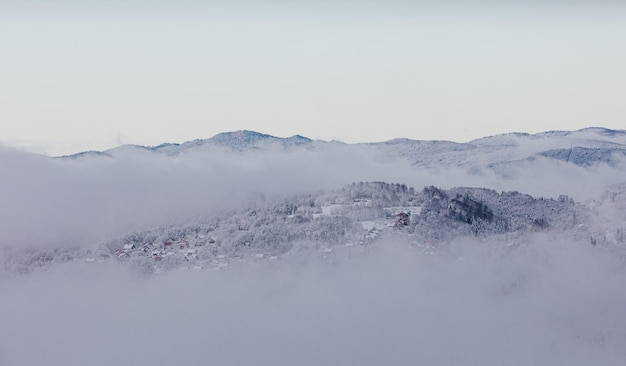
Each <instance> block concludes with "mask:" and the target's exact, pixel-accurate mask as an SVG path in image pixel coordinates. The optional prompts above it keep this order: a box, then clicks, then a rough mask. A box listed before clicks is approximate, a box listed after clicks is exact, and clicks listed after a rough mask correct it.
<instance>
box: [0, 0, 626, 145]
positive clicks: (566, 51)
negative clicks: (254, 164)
mask: <svg viewBox="0 0 626 366" xmlns="http://www.w3.org/2000/svg"><path fill="white" fill-rule="evenodd" d="M624 45H626V7H625V6H623V5H620V4H619V3H618V2H617V1H616V2H610V1H604V2H602V1H588V2H585V1H559V2H551V3H550V5H543V4H542V2H539V1H537V2H532V1H531V2H526V5H517V4H515V2H513V1H510V2H506V1H505V2H490V1H483V2H476V1H466V2H461V1H417V2H403V1H364V2H356V1H353V2H350V1H343V2H342V1H334V2H286V1H272V2H268V1H265V2H263V1H257V2H246V1H231V2H215V1H214V2H210V1H209V2H200V1H196V2H194V1H189V0H185V1H176V2H173V1H171V2H165V1H161V2H159V1H141V0H138V1H118V0H112V1H62V0H61V1H54V2H52V1H28V0H22V1H11V0H0V55H1V57H0V142H1V143H4V144H8V145H12V146H20V147H25V148H28V149H30V150H33V151H39V152H45V153H48V154H51V155H57V154H65V153H71V152H76V151H80V150H86V149H105V148H108V147H112V146H116V145H119V144H121V143H136V144H145V145H152V144H159V143H161V142H181V141H185V140H191V139H195V138H207V137H210V136H212V135H214V134H216V133H219V132H223V131H232V130H239V129H250V130H256V131H260V132H264V133H269V134H273V135H277V136H290V135H294V134H302V135H305V136H308V137H311V138H317V139H325V140H329V139H339V140H342V141H346V142H360V141H381V140H386V139H390V138H394V137H408V138H413V139H448V140H455V141H468V140H470V139H473V138H477V137H480V136H484V135H491V134H496V133H502V132H509V131H525V132H538V131H543V130H553V129H577V128H582V127H586V126H605V127H610V128H626V103H624V95H626V71H625V68H624V65H626V50H625V47H624Z"/></svg>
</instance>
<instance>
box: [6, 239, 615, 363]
mask: <svg viewBox="0 0 626 366" xmlns="http://www.w3.org/2000/svg"><path fill="white" fill-rule="evenodd" d="M551 235H553V234H546V235H536V236H534V237H532V238H529V239H528V240H527V241H525V242H524V243H523V244H522V245H519V246H510V247H509V246H504V245H501V244H498V243H488V242H478V241H473V240H463V241H459V242H456V243H453V244H451V245H450V246H448V247H447V248H446V249H443V248H442V249H441V250H439V251H438V252H437V253H436V254H435V255H425V254H424V253H423V252H422V251H421V250H419V249H416V248H411V247H409V246H407V245H406V243H394V242H384V243H381V244H380V245H377V246H375V247H371V248H369V249H368V251H367V252H362V251H356V248H355V252H354V253H353V254H354V255H353V256H351V257H349V258H343V259H342V260H340V261H335V262H333V263H328V262H323V261H322V262H320V261H316V260H314V259H308V260H302V261H300V260H297V259H295V258H294V259H293V260H291V261H278V262H266V263H264V264H261V265H258V266H257V265H251V266H245V267H239V268H232V269H230V270H227V271H200V272H197V271H183V272H175V273H169V274H167V275H163V276H154V277H150V278H140V277H137V276H136V275H135V274H133V273H131V272H127V271H126V270H124V269H123V268H124V267H120V266H119V265H118V264H114V263H111V262H105V263H100V264H97V263H96V264H94V263H91V264H87V263H73V264H66V265H60V266H58V267H54V269H52V270H50V271H47V272H45V273H39V274H34V275H31V276H26V277H18V278H13V279H5V280H2V281H0V299H2V301H1V303H0V304H1V306H2V311H0V324H2V325H3V326H2V327H0V364H2V365H6V366H14V365H36V364H50V365H68V366H71V365H85V364H89V365H112V364H115V365H153V364H174V363H176V364H185V365H206V364H213V365H234V364H240V365H244V364H248V365H252V364H254V365H294V364H296V365H322V364H323V365H381V364H392V365H416V364H435V365H450V364H454V365H503V364H506V365H529V364H536V365H568V366H572V365H590V364H599V365H622V364H623V361H624V360H625V359H626V350H624V347H623V344H624V343H625V342H626V321H625V320H624V317H623V316H622V314H623V309H624V308H625V307H626V294H624V291H622V289H623V288H624V286H626V276H624V274H625V271H624V263H623V261H621V260H620V259H618V257H619V256H617V255H615V253H614V252H611V250H610V248H607V247H605V248H599V247H592V246H590V245H588V244H587V243H570V242H559V241H558V240H556V238H555V237H553V236H551Z"/></svg>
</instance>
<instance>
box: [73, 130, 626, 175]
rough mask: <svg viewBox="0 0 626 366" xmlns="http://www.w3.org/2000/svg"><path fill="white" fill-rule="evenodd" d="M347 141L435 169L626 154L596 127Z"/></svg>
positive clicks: (242, 147)
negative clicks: (463, 138) (469, 137)
mask: <svg viewBox="0 0 626 366" xmlns="http://www.w3.org/2000/svg"><path fill="white" fill-rule="evenodd" d="M328 144H330V143H329V142H325V141H314V140H311V139H309V138H307V137H303V136H300V135H295V136H292V137H288V138H281V137H275V136H271V135H267V134H263V133H259V132H254V131H235V132H225V133H220V134H218V135H215V136H213V137H211V138H209V139H199V140H194V141H188V142H185V143H182V144H169V143H168V144H161V145H158V146H153V147H147V146H138V145H124V146H120V147H117V148H113V149H110V150H106V151H103V152H85V153H78V154H74V155H69V156H64V157H62V158H65V159H77V158H91V157H103V156H108V157H113V156H119V157H123V156H124V155H125V154H128V153H132V152H136V151H145V152H151V153H160V154H165V155H167V156H180V155H185V154H189V153H202V152H207V153H209V152H210V151H214V150H215V149H221V150H224V149H225V150H226V151H230V152H240V153H245V152H260V151H266V150H272V151H276V150H277V149H278V150H282V149H285V150H291V149H301V148H306V149H323V148H324V147H325V146H327V145H328ZM345 145H346V146H354V147H359V148H362V149H365V150H366V151H371V152H374V153H380V154H382V155H383V156H384V157H386V158H387V159H392V160H394V159H403V160H406V161H408V162H410V163H411V164H413V165H416V166H423V167H426V168H433V169H438V168H441V167H465V168H471V167H478V168H482V167H489V166H493V165H499V164H503V163H515V162H516V161H520V160H524V159H533V158H537V157H544V158H548V159H555V160H561V161H565V162H571V163H574V164H577V165H580V166H589V165H593V164H595V163H607V164H615V163H616V162H619V161H621V160H622V159H623V158H624V157H625V156H626V131H624V130H611V129H606V128H601V127H591V128H585V129H581V130H577V131H550V132H542V133H537V134H527V133H509V134H502V135H496V136H489V137H483V138H480V139H476V140H473V141H470V142H467V143H457V142H451V141H424V140H411V139H406V138H398V139H393V140H389V141H385V142H378V143H358V144H345Z"/></svg>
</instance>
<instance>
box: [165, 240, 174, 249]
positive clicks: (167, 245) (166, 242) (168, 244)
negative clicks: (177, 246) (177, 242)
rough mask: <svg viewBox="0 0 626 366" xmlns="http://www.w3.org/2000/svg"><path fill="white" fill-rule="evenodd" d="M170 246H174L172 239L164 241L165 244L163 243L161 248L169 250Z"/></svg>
mask: <svg viewBox="0 0 626 366" xmlns="http://www.w3.org/2000/svg"><path fill="white" fill-rule="evenodd" d="M172 245H174V240H172V239H168V240H166V241H165V243H163V246H164V247H166V248H171V247H172Z"/></svg>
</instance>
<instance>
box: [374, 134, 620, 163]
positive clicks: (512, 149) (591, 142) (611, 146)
mask: <svg viewBox="0 0 626 366" xmlns="http://www.w3.org/2000/svg"><path fill="white" fill-rule="evenodd" d="M367 146H368V147H369V148H371V149H374V150H378V151H381V152H383V153H384V154H385V155H387V156H393V157H403V158H405V159H407V160H408V161H410V162H411V163H412V164H415V165H420V166H425V167H428V168H441V167H442V166H444V167H449V166H459V167H486V166H489V165H496V164H502V163H508V162H515V161H519V160H524V159H529V158H535V157H538V156H543V157H547V158H552V159H558V160H563V161H571V162H573V163H575V164H578V165H584V166H588V165H593V164H595V163H600V162H604V163H613V162H615V161H616V160H619V159H620V157H621V156H622V155H624V153H625V152H626V131H623V130H619V131H616V130H609V129H605V128H586V129H582V130H578V131H552V132H543V133H538V134H535V135H531V134H526V133H510V134H504V135H497V136H490V137H484V138H481V139H477V140H473V141H470V142H468V143H453V142H449V141H415V140H407V139H397V140H391V141H387V142H383V143H374V144H367ZM568 158H571V159H570V160H568Z"/></svg>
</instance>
